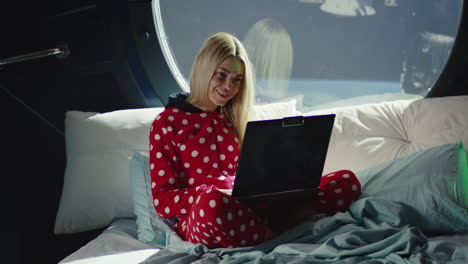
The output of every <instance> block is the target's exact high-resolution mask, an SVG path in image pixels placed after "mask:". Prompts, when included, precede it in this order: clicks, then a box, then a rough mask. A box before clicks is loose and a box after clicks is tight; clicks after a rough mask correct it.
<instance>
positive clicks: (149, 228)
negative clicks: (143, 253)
mask: <svg viewBox="0 0 468 264" xmlns="http://www.w3.org/2000/svg"><path fill="white" fill-rule="evenodd" d="M129 166H130V169H129V170H130V171H129V173H130V181H131V189H132V199H133V208H134V209H133V210H134V213H135V215H136V222H137V225H138V240H140V241H143V242H145V243H148V244H151V245H154V246H160V247H165V248H168V249H171V250H174V251H176V252H187V253H194V252H198V251H201V252H204V251H206V250H207V248H205V246H204V245H202V244H197V245H195V244H193V243H191V242H187V241H184V240H183V239H182V238H181V237H180V236H179V235H178V234H177V233H176V232H175V231H174V230H172V229H171V228H170V225H171V221H170V219H162V218H161V217H159V215H158V214H157V213H156V210H155V209H154V205H153V195H152V193H151V175H150V169H149V167H150V166H149V158H148V156H147V154H144V153H141V152H135V153H134V154H133V155H132V156H131V158H130V165H129Z"/></svg>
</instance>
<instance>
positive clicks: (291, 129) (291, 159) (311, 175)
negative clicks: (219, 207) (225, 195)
mask: <svg viewBox="0 0 468 264" xmlns="http://www.w3.org/2000/svg"><path fill="white" fill-rule="evenodd" d="M333 122H334V115H325V116H313V117H295V118H288V119H278V120H267V121H255V122H249V124H248V126H247V130H246V133H245V139H244V142H243V145H242V150H241V156H240V161H239V167H238V170H237V176H236V181H235V187H234V192H233V195H234V196H236V197H243V196H251V195H262V194H267V193H274V192H287V191H293V190H297V189H315V188H317V187H318V185H319V183H320V178H321V175H322V172H323V166H324V163H325V158H326V154H327V150H328V144H329V140H330V136H331V131H332V128H333Z"/></svg>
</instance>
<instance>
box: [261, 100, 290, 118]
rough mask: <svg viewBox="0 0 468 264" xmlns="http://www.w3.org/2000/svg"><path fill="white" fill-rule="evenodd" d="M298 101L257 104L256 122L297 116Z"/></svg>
mask: <svg viewBox="0 0 468 264" xmlns="http://www.w3.org/2000/svg"><path fill="white" fill-rule="evenodd" d="M296 105H297V99H296V98H292V99H287V100H284V101H280V102H274V103H267V104H256V105H255V107H254V118H253V119H254V120H269V119H280V118H283V117H289V116H296V115H297V111H296Z"/></svg>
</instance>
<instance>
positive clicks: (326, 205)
mask: <svg viewBox="0 0 468 264" xmlns="http://www.w3.org/2000/svg"><path fill="white" fill-rule="evenodd" d="M360 195H361V183H359V180H358V179H357V178H356V176H355V175H354V173H353V172H352V171H349V170H340V171H335V172H332V173H329V174H327V175H324V176H322V179H321V181H320V189H319V192H318V193H317V196H316V197H315V199H314V200H313V201H312V209H313V210H314V211H316V212H320V213H324V214H326V215H334V214H335V213H337V212H340V211H345V210H346V209H348V207H349V205H350V204H351V203H352V202H353V201H355V200H357V198H358V197H359V196H360Z"/></svg>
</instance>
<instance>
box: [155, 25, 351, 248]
mask: <svg viewBox="0 0 468 264" xmlns="http://www.w3.org/2000/svg"><path fill="white" fill-rule="evenodd" d="M190 87H191V93H190V95H187V94H177V95H175V96H173V97H171V98H170V99H169V104H168V105H167V106H166V109H165V110H164V111H163V112H162V113H161V114H159V115H158V116H157V117H156V118H155V120H154V122H153V125H152V127H151V132H150V138H149V139H150V166H151V181H152V194H153V199H154V206H155V209H156V211H157V212H158V214H159V216H161V217H163V218H175V219H176V220H177V224H176V226H175V227H174V228H175V230H176V231H177V232H178V234H179V235H180V236H181V237H182V238H183V239H185V240H187V241H190V242H193V243H203V244H205V245H207V246H209V247H238V246H251V245H255V244H258V243H260V242H263V241H265V240H266V239H268V238H269V237H270V236H271V231H270V229H269V228H268V227H267V225H265V223H264V222H263V221H262V219H260V218H259V217H258V216H257V215H255V214H254V213H253V212H252V211H251V210H250V209H249V208H247V207H245V206H244V205H243V204H241V203H239V202H238V201H237V200H236V199H234V198H233V197H231V196H230V194H229V190H231V189H232V186H233V182H234V175H235V173H236V169H237V163H238V160H239V153H240V147H241V144H242V140H243V137H244V131H245V127H246V124H247V121H248V120H249V118H250V115H251V112H252V108H253V98H254V89H253V76H252V70H251V65H250V62H249V59H248V57H247V53H246V51H245V48H244V47H243V45H242V44H241V42H240V41H239V40H238V39H237V38H235V37H234V36H232V35H230V34H228V33H217V34H215V35H213V36H211V37H210V38H209V39H208V40H207V41H206V42H205V43H204V45H203V46H202V48H201V49H200V51H199V54H198V55H197V57H196V59H195V62H194V64H193V68H192V74H191V76H190ZM336 175H339V177H338V176H336ZM336 175H335V176H333V177H327V178H326V179H324V180H323V181H322V182H324V183H325V184H322V185H323V186H322V187H321V189H322V190H321V191H320V192H319V197H320V198H321V199H317V201H314V202H313V203H314V204H313V205H311V206H312V208H313V209H314V210H316V211H318V212H323V213H328V214H331V213H335V212H337V211H339V210H343V209H346V208H347V206H348V205H349V204H350V203H351V201H352V200H354V199H356V198H357V197H358V195H359V194H360V185H359V182H358V181H357V180H356V179H355V177H354V174H352V173H351V172H349V171H340V172H336ZM344 175H346V176H344ZM343 176H344V177H343ZM333 184H335V185H336V186H333ZM352 185H353V186H355V187H351V186H352ZM327 186H329V187H327ZM338 186H339V187H343V188H342V190H340V191H339V192H336V191H337V190H338V189H337V188H332V187H338ZM353 188H354V189H355V190H354V191H352V192H353V193H352V195H350V193H349V192H351V190H352V189H353ZM333 190H335V191H333ZM337 195H338V196H339V195H342V196H343V195H345V196H346V197H345V196H343V197H345V198H346V199H345V198H343V199H342V200H343V202H341V203H340V202H337V203H336V204H337V205H336V206H331V205H330V204H328V205H327V206H324V204H323V203H324V202H325V203H327V202H328V203H329V202H330V201H331V200H330V199H328V198H329V197H333V198H336V196H337ZM325 197H327V199H325ZM338 200H340V199H338ZM320 201H322V202H320ZM340 201H341V200H340Z"/></svg>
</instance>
